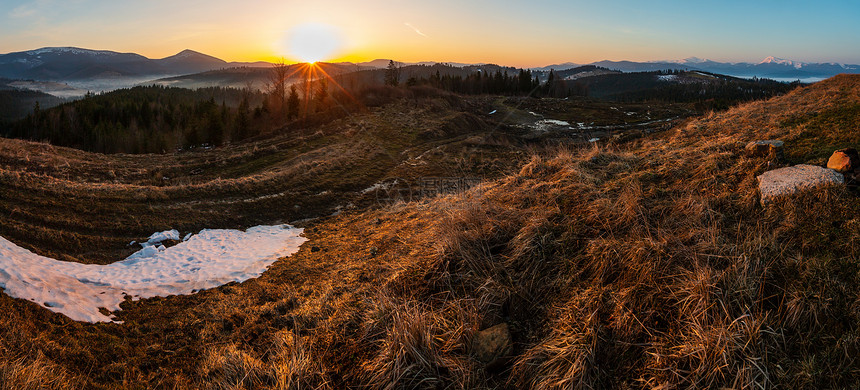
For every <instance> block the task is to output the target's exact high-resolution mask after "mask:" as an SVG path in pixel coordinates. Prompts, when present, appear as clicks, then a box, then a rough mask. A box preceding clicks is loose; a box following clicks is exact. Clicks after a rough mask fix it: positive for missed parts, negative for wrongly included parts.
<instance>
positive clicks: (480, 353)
mask: <svg viewBox="0 0 860 390" xmlns="http://www.w3.org/2000/svg"><path fill="white" fill-rule="evenodd" d="M511 348H512V345H511V331H510V329H508V324H506V323H501V324H498V325H496V326H493V327H490V328H487V329H484V330H482V331H480V332H478V333H475V337H474V338H472V352H473V354H474V356H475V358H476V359H478V361H480V362H482V363H485V364H487V365H488V366H493V365H495V364H497V363H499V362H500V361H501V359H502V358H504V357H505V356H507V355H508V354H510V353H511Z"/></svg>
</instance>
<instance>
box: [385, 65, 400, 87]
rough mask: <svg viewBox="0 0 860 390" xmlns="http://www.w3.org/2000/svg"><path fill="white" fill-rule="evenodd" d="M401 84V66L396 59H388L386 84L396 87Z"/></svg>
mask: <svg viewBox="0 0 860 390" xmlns="http://www.w3.org/2000/svg"><path fill="white" fill-rule="evenodd" d="M399 84H400V67H399V66H397V64H395V63H394V60H388V68H387V69H385V85H390V86H392V87H396V86H397V85H399Z"/></svg>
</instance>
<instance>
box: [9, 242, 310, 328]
mask: <svg viewBox="0 0 860 390" xmlns="http://www.w3.org/2000/svg"><path fill="white" fill-rule="evenodd" d="M173 232H176V231H175V230H173V231H168V232H167V233H168V234H165V236H169V237H173V236H174V235H173ZM161 233H165V232H161ZM161 233H156V234H153V236H151V237H150V241H152V239H153V238H160V237H162V235H161ZM301 233H302V229H297V228H293V227H292V226H289V225H274V226H255V227H252V228H249V229H248V230H246V231H244V232H243V231H240V230H229V229H204V230H201V231H200V233H198V234H195V235H193V236H191V237H189V238H188V240H187V241H184V242H181V243H179V244H176V245H174V246H172V247H170V248H165V247H164V246H161V245H158V246H156V245H154V244H153V245H145V246H144V248H143V249H141V250H139V251H137V252H135V253H134V254H132V255H131V256H129V257H128V258H127V259H125V260H122V261H119V262H116V263H113V264H108V265H97V264H81V263H74V262H68V261H59V260H54V259H51V258H47V257H44V256H39V255H37V254H35V253H33V252H30V251H28V250H26V249H24V248H21V247H20V246H18V245H15V244H14V243H12V242H10V241H9V240H6V239H5V238H3V237H0V287H2V288H3V289H4V290H5V292H6V294H8V295H9V296H11V297H14V298H21V299H27V300H30V301H33V302H35V303H37V304H39V305H41V306H43V307H45V308H47V309H48V310H51V311H53V312H56V313H61V314H65V315H66V316H68V317H69V318H71V319H73V320H75V321H86V322H110V321H113V319H114V318H113V316H107V315H104V314H102V313H101V312H99V308H105V309H107V310H109V311H117V310H120V307H119V304H120V303H121V302H122V301H123V300H124V299H125V296H126V295H128V296H131V297H132V298H133V299H139V298H150V297H155V296H168V295H177V294H191V293H193V292H196V291H199V290H204V289H208V288H213V287H218V286H220V285H223V284H226V283H229V282H242V281H245V280H247V279H250V278H255V277H258V276H260V274H262V273H263V271H265V270H266V268H268V267H269V265H271V264H272V263H274V262H275V261H276V260H277V259H279V258H281V257H285V256H290V255H292V254H293V253H296V252H297V251H298V250H299V247H300V246H301V245H302V244H303V243H304V242H305V241H307V239H306V238H304V237H301ZM175 237H176V238H170V239H178V238H179V233H178V232H177V233H176V234H175Z"/></svg>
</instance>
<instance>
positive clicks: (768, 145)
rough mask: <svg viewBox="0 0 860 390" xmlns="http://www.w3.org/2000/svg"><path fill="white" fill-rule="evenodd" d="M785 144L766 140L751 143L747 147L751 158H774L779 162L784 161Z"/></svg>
mask: <svg viewBox="0 0 860 390" xmlns="http://www.w3.org/2000/svg"><path fill="white" fill-rule="evenodd" d="M783 145H785V143H784V142H782V141H778V140H765V141H754V142H750V143H748V144H747V146H746V148H745V149H746V152H747V156H750V157H768V156H773V157H775V158H776V159H778V160H781V159H782V155H783V153H782V150H783Z"/></svg>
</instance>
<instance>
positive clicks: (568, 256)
mask: <svg viewBox="0 0 860 390" xmlns="http://www.w3.org/2000/svg"><path fill="white" fill-rule="evenodd" d="M433 102H435V103H434V104H421V105H417V104H410V103H408V102H401V103H395V104H389V105H385V106H383V107H382V108H380V109H376V110H371V111H370V112H366V113H362V114H356V115H353V116H350V117H348V118H345V119H341V120H338V121H335V122H332V123H329V124H326V125H322V126H320V128H319V130H318V131H316V132H315V133H313V134H306V135H302V136H296V135H287V134H285V135H282V136H276V137H273V138H270V139H266V140H260V141H257V142H253V143H246V144H241V145H235V146H230V147H227V148H224V149H221V150H215V151H189V152H183V153H179V154H174V155H147V156H124V155H113V156H105V155H98V154H89V153H84V152H80V151H76V150H73V149H65V148H59V147H51V146H49V145H44V144H38V143H30V142H23V141H13V140H5V139H4V140H0V215H2V217H0V218H2V219H0V220H2V225H0V235H2V236H4V237H6V238H8V239H10V240H12V241H14V242H16V243H18V244H20V245H22V246H25V247H27V248H30V249H32V250H34V251H36V252H38V253H41V254H45V255H50V256H54V257H56V258H61V259H66V260H71V261H80V262H97V263H105V262H109V261H113V260H116V259H119V258H122V257H123V256H124V255H127V254H129V253H130V252H131V251H132V249H131V247H129V246H127V244H128V242H130V241H132V240H140V239H141V238H144V237H146V236H148V235H149V234H150V233H152V232H154V231H158V230H163V229H167V228H177V229H179V230H180V231H182V232H183V233H184V232H189V231H193V230H195V229H200V228H203V227H247V226H251V225H254V224H259V223H273V222H289V221H296V220H301V219H306V218H312V217H320V216H325V215H329V214H331V213H332V212H333V211H335V207H336V206H337V205H343V206H344V208H343V212H342V213H340V214H338V215H336V216H326V217H321V218H316V219H313V220H306V221H303V222H302V223H301V225H302V226H304V227H306V230H305V234H306V236H307V237H308V238H309V241H308V242H307V243H306V244H305V245H304V246H303V247H302V249H301V250H300V251H299V252H298V253H297V254H295V255H293V256H291V257H289V258H286V259H282V260H280V261H278V262H276V263H275V264H274V265H273V266H272V267H271V268H270V270H269V271H267V272H266V273H264V274H263V275H262V276H261V277H260V278H257V279H253V280H249V281H246V282H244V283H239V284H230V285H226V286H222V287H220V288H216V289H211V290H207V291H202V292H200V293H197V294H194V295H190V296H171V297H166V298H153V299H146V300H141V301H135V302H132V301H129V302H126V303H124V304H123V308H124V310H122V311H121V312H118V313H117V316H118V318H119V319H120V320H122V321H124V323H123V324H86V323H78V322H74V321H71V320H69V319H68V318H66V317H64V316H62V315H58V314H54V313H51V312H49V311H47V310H45V309H43V308H41V307H39V306H37V305H35V304H32V303H29V302H26V301H23V300H19V299H12V298H10V297H8V296H7V295H5V294H0V309H2V311H3V312H4V313H5V315H3V316H2V317H0V387H4V388H81V387H84V388H189V389H190V388H216V389H236V388H248V389H256V388H273V389H307V388H312V389H313V388H321V389H324V388H333V389H339V388H365V387H367V388H381V389H398V388H433V389H435V388H469V389H472V388H533V389H556V388H559V389H568V388H571V389H574V388H575V389H579V388H662V389H670V388H721V387H727V388H743V389H758V388H772V387H778V388H857V387H860V362H858V360H857V356H860V201H858V193H857V190H856V188H854V187H847V188H837V189H831V190H826V191H820V192H815V193H809V194H805V195H801V196H797V197H793V198H789V199H785V200H783V201H780V202H777V203H776V204H773V205H770V206H768V207H767V208H762V206H761V205H760V204H759V202H758V194H757V183H756V179H755V177H756V175H758V174H761V173H762V172H764V171H765V170H767V169H771V168H769V167H768V166H769V164H770V166H771V167H772V166H773V163H774V162H773V161H770V162H769V161H767V160H766V159H762V158H749V157H746V156H745V155H744V153H743V151H744V145H745V144H746V143H747V142H749V141H754V140H762V139H781V140H783V141H785V145H786V152H785V155H786V156H785V157H786V160H787V163H792V164H794V163H801V162H805V163H813V164H819V165H821V164H823V163H824V162H826V159H827V157H828V156H829V154H830V153H831V152H832V151H833V150H835V149H839V148H843V147H855V148H857V147H860V127H858V126H860V77H858V76H844V75H843V76H837V77H835V78H832V79H829V80H826V81H823V82H821V83H817V84H815V85H812V86H809V87H805V88H801V89H797V90H795V91H793V92H791V93H789V94H787V95H785V96H781V97H777V98H774V99H771V100H768V101H761V102H753V103H748V104H744V105H741V106H738V107H735V108H733V109H730V110H729V111H726V112H721V113H711V114H709V115H705V116H703V117H700V118H695V119H692V120H687V121H684V122H683V123H680V124H677V125H676V126H674V127H672V128H671V129H670V130H667V131H663V132H657V133H654V134H650V135H645V136H644V137H641V138H636V139H633V140H627V141H624V142H621V141H620V140H619V142H609V143H605V142H601V143H599V144H592V145H587V144H583V143H581V142H570V144H569V145H565V146H560V147H554V148H548V147H547V146H546V143H545V142H543V143H541V141H540V140H531V141H526V139H531V138H529V137H525V136H524V134H522V129H520V128H517V127H514V126H509V125H506V124H505V123H501V124H500V123H499V122H495V121H496V119H493V118H490V117H488V116H487V115H484V114H476V113H487V112H489V111H490V110H492V109H494V108H499V109H500V111H504V112H508V111H510V112H511V113H512V115H511V116H509V117H508V118H511V117H516V116H517V115H520V114H518V113H517V112H518V111H522V110H525V109H527V108H523V107H517V106H511V105H505V106H504V107H500V106H498V105H500V104H503V105H504V104H506V103H505V102H504V101H500V100H486V99H475V100H467V101H465V102H460V103H456V104H452V103H451V102H450V101H449V100H445V99H439V100H434V101H433ZM425 103H426V102H425ZM503 109H504V110H503ZM675 114H678V112H671V113H667V114H666V117H671V116H673V115H675ZM568 115H570V114H569V113H568ZM548 117H552V116H549V115H548ZM571 117H572V118H573V117H574V116H573V115H571ZM564 119H567V118H564ZM502 122H503V121H502ZM419 156H422V157H421V158H419ZM476 156H479V157H478V158H476ZM422 161H427V162H426V163H425V162H422ZM777 164H778V163H777ZM424 176H477V177H481V178H483V179H485V181H484V183H483V184H482V185H480V186H479V187H476V188H473V189H472V190H470V191H467V192H465V193H461V194H453V195H448V196H440V197H436V198H424V199H418V200H415V201H412V202H407V203H396V204H391V205H387V206H385V207H377V206H376V202H375V201H374V199H375V198H374V197H373V196H372V195H370V194H362V193H361V190H362V189H364V188H367V187H368V186H369V185H371V184H373V183H375V182H378V181H379V180H382V179H385V178H388V177H405V178H409V179H413V178H418V177H424ZM165 178H166V179H165ZM326 191H328V192H326ZM350 203H351V204H352V205H353V208H350V207H347V205H348V204H350ZM296 206H298V207H296ZM500 323H506V324H508V326H509V328H510V330H511V335H512V340H513V343H512V348H511V349H510V353H509V354H508V355H507V356H505V357H504V358H503V359H500V360H499V361H497V362H495V363H494V364H492V365H490V366H487V365H484V364H483V363H481V362H480V361H478V360H477V359H476V358H475V348H474V345H473V342H472V340H473V338H474V335H475V333H476V332H478V331H479V330H482V329H485V328H488V327H490V326H493V325H496V324H500Z"/></svg>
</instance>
